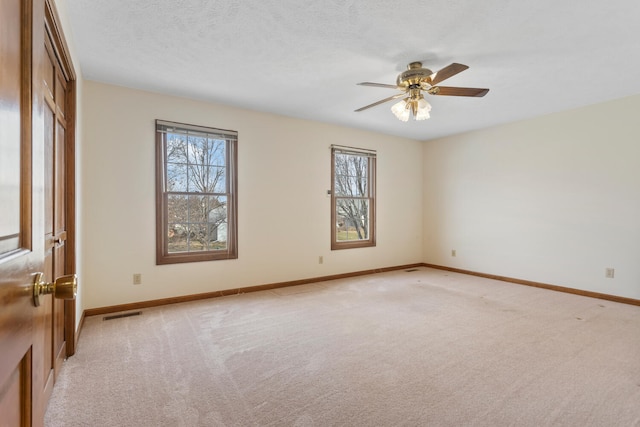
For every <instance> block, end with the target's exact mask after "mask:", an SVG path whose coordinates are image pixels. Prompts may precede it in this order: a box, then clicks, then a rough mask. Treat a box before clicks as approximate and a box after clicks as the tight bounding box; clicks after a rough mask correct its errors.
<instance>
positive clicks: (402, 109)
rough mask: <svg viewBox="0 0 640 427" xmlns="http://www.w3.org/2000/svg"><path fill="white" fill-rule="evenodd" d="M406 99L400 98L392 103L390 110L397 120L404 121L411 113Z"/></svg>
mask: <svg viewBox="0 0 640 427" xmlns="http://www.w3.org/2000/svg"><path fill="white" fill-rule="evenodd" d="M407 99H408V98H406V99H401V100H400V101H399V102H397V103H395V104H393V106H392V107H391V112H392V113H393V114H394V115H395V116H396V117H397V118H398V120H400V121H403V122H406V121H408V120H409V116H410V115H411V109H410V104H409V102H407Z"/></svg>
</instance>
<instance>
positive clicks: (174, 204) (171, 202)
mask: <svg viewBox="0 0 640 427" xmlns="http://www.w3.org/2000/svg"><path fill="white" fill-rule="evenodd" d="M167 221H168V222H170V223H171V222H173V223H186V222H188V221H189V216H188V210H187V196H183V195H174V194H170V195H168V196H167Z"/></svg>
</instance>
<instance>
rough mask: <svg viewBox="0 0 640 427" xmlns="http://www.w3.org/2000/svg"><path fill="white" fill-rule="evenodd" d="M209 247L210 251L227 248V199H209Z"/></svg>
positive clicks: (212, 197) (213, 197) (221, 197)
mask: <svg viewBox="0 0 640 427" xmlns="http://www.w3.org/2000/svg"><path fill="white" fill-rule="evenodd" d="M208 219H209V223H208V227H209V228H208V237H209V241H208V245H209V249H210V250H219V249H226V248H227V226H228V222H227V198H226V197H224V196H219V197H216V196H211V197H209V217H208Z"/></svg>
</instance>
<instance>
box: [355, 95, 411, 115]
mask: <svg viewBox="0 0 640 427" xmlns="http://www.w3.org/2000/svg"><path fill="white" fill-rule="evenodd" d="M405 95H406V92H402V93H399V94H397V95H393V96H390V97H388V98H385V99H381V100H380V101H378V102H374V103H373V104H369V105H366V106H364V107H362V108H358V109H357V110H355V112H356V113H358V112H360V111H362V110H366V109H367V108H371V107H375V106H376V105H380V104H384V103H385V102H389V101H393V100H394V99H398V98H402V97H403V96H405Z"/></svg>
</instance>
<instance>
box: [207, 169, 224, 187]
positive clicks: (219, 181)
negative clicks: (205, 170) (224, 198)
mask: <svg viewBox="0 0 640 427" xmlns="http://www.w3.org/2000/svg"><path fill="white" fill-rule="evenodd" d="M226 173H227V169H226V168H225V167H218V166H211V167H210V168H209V182H210V187H209V188H210V190H209V192H211V193H226V192H227V176H226Z"/></svg>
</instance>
